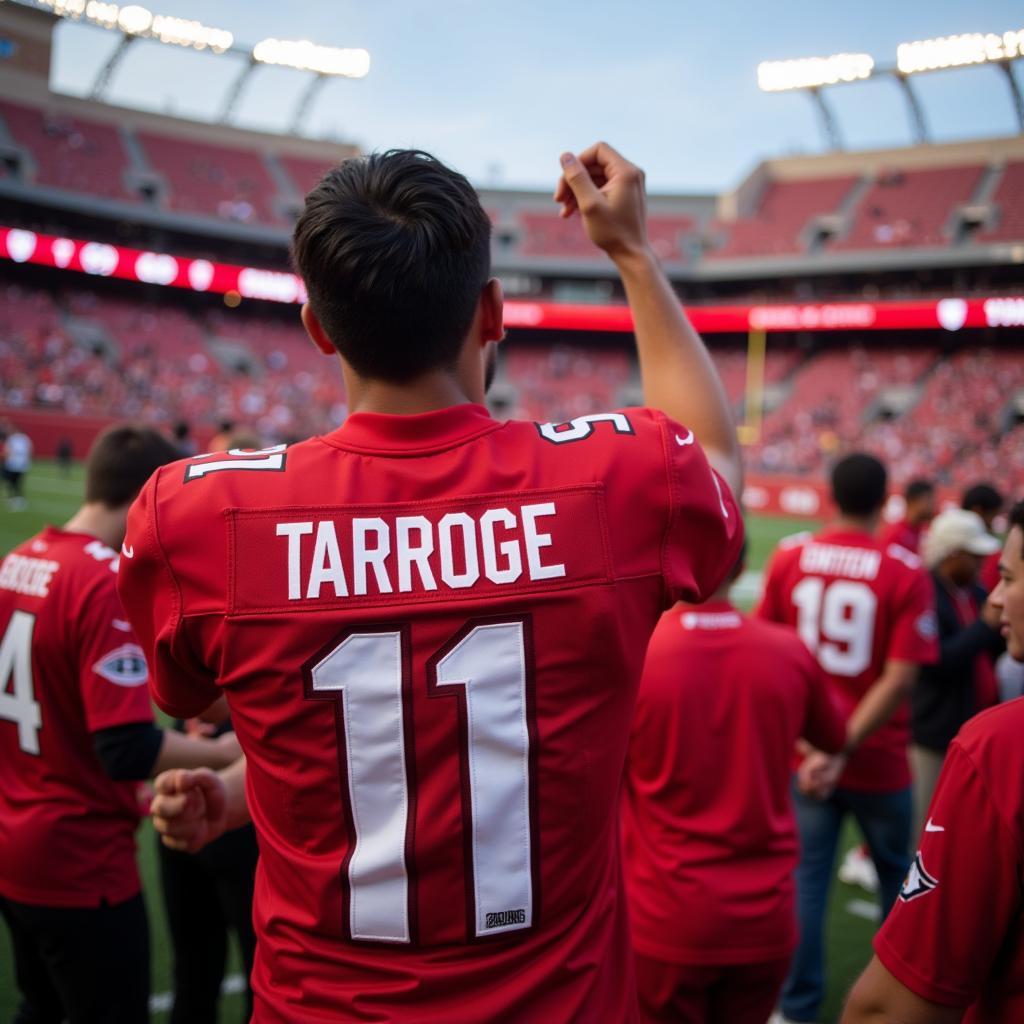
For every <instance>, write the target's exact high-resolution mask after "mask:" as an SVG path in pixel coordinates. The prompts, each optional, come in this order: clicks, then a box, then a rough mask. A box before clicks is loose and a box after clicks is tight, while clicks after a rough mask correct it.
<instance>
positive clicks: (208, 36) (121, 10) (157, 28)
mask: <svg viewBox="0 0 1024 1024" xmlns="http://www.w3.org/2000/svg"><path fill="white" fill-rule="evenodd" d="M34 6H36V7H41V8H43V9H44V10H48V11H51V12H52V13H53V14H55V15H57V16H58V17H60V18H70V19H71V20H73V21H87V22H89V23H90V24H91V25H97V26H99V27H100V28H106V29H113V30H117V31H119V32H122V33H123V34H124V35H125V36H127V37H129V38H132V39H155V40H157V41H158V42H161V43H166V44H168V45H169V46H183V47H186V48H187V49H192V50H211V51H212V52H213V53H225V52H226V51H228V50H230V49H231V47H232V45H233V44H234V41H235V37H234V35H233V34H232V33H231V32H229V31H228V30H227V29H223V28H213V27H211V26H209V25H204V24H203V23H202V22H201V21H194V20H191V19H188V18H173V17H169V16H168V15H165V14H154V13H153V12H152V11H150V10H147V9H146V8H145V7H140V6H139V5H138V4H128V5H126V6H124V7H121V6H120V5H119V4H113V3H102V2H100V0H35V3H34Z"/></svg>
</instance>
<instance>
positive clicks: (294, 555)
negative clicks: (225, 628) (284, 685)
mask: <svg viewBox="0 0 1024 1024" xmlns="http://www.w3.org/2000/svg"><path fill="white" fill-rule="evenodd" d="M228 516H229V523H230V525H229V536H230V546H229V555H228V557H229V560H230V564H229V567H228V569H229V572H228V578H229V606H228V613H229V614H238V613H253V612H273V611H319V610H322V609H324V608H353V607H367V606H379V605H389V604H405V603H408V602H416V601H433V602H436V601H465V600H466V599H467V598H477V597H480V598H483V597H490V596H499V595H504V594H513V593H518V592H524V591H525V592H530V591H539V590H550V589H560V588H563V587H573V586H580V585H585V584H590V583H603V582H609V581H610V580H611V579H612V567H611V555H610V550H609V544H608V540H607V527H606V520H605V509H604V493H603V488H602V487H601V486H600V485H596V484H593V485H586V486H579V487H567V488H559V489H554V490H548V491H532V492H529V491H527V492H522V491H521V492H517V493H515V494H495V495H485V496H480V497H467V498H454V499H447V500H445V501H443V502H435V503H424V502H420V503H410V504H405V505H372V506H371V505H346V506H338V507H333V508H332V507H324V506H320V507H312V508H305V509H297V508H294V507H291V508H281V509H259V510H248V509H232V510H229V512H228Z"/></svg>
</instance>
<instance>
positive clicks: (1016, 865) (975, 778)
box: [843, 504, 1024, 1024]
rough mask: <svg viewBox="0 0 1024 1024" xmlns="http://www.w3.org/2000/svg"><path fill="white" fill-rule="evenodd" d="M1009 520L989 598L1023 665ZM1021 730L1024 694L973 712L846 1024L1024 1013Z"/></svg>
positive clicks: (1017, 566) (978, 1023) (1023, 545)
mask: <svg viewBox="0 0 1024 1024" xmlns="http://www.w3.org/2000/svg"><path fill="white" fill-rule="evenodd" d="M1010 527H1011V528H1010V533H1009V536H1008V537H1007V539H1006V546H1005V547H1004V549H1003V553H1002V557H1001V560H1000V566H999V568H1000V575H1001V582H1000V584H999V586H997V587H996V589H995V591H994V593H993V594H992V595H991V597H990V600H991V601H992V603H993V604H994V605H995V606H996V607H997V608H998V609H999V612H1000V620H1001V623H1002V632H1003V635H1004V636H1005V637H1006V641H1007V647H1008V648H1009V652H1010V654H1011V656H1012V657H1013V658H1015V659H1016V660H1017V661H1024V504H1019V505H1017V506H1016V507H1015V508H1014V509H1013V511H1012V512H1011V513H1010ZM1022 737H1024V699H1018V700H1014V701H1010V702H1009V703H1007V704H1003V705H1000V706H999V707H996V708H992V709H991V710H989V711H986V712H984V713H983V714H981V715H978V716H977V717H976V718H973V719H971V721H969V722H968V723H967V724H966V725H965V726H964V727H963V729H962V730H961V731H960V734H959V735H958V736H957V738H956V739H955V740H954V741H953V742H952V744H950V747H949V753H948V754H947V755H946V761H945V764H944V766H943V769H942V774H941V776H940V777H939V783H938V786H937V788H936V790H935V796H934V798H933V799H932V803H931V806H930V807H929V809H928V820H927V822H926V823H925V826H924V831H923V832H922V833H921V837H920V840H919V846H918V850H917V856H916V857H915V859H914V863H913V865H912V866H911V868H910V872H909V874H908V875H907V878H906V881H905V882H904V885H903V889H902V891H901V893H900V898H899V900H898V901H897V903H896V906H895V907H894V908H893V911H892V913H891V914H890V915H889V918H888V920H886V922H885V924H884V925H883V926H882V929H881V931H880V932H879V933H878V935H877V936H876V937H875V954H876V955H875V958H874V959H873V960H872V961H871V963H870V964H869V965H868V967H867V970H866V971H865V972H864V974H863V976H862V977H861V979H860V981H858V983H857V984H856V986H855V987H854V990H853V992H852V994H851V996H850V1001H849V1005H848V1006H847V1008H846V1013H845V1014H844V1016H843V1024H873V1022H875V1021H890V1020H899V1021H903V1022H905V1024H953V1022H956V1021H960V1020H963V1021H965V1022H970V1024H996V1022H999V1024H1002V1022H1004V1021H1006V1022H1009V1021H1018V1020H1024V907H1022V904H1021V893H1022V892H1024V742H1022ZM965 1009H966V1014H965V1013H964V1011H965Z"/></svg>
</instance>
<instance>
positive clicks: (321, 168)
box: [277, 155, 337, 198]
mask: <svg viewBox="0 0 1024 1024" xmlns="http://www.w3.org/2000/svg"><path fill="white" fill-rule="evenodd" d="M277 159H278V162H279V163H280V164H281V166H282V167H283V168H284V171H285V173H286V174H287V175H288V178H289V180H290V181H291V183H292V184H293V185H294V186H295V191H296V193H297V194H298V195H299V196H300V197H301V198H305V196H306V193H307V192H309V191H310V190H311V189H312V188H313V186H314V185H315V184H316V183H317V182H318V181H319V180H320V179H321V178H322V177H323V176H324V173H325V172H326V171H328V170H330V169H331V167H333V166H334V164H335V163H336V162H337V161H331V160H328V159H322V160H311V159H310V158H309V157H303V156H284V155H280V156H278V158H277Z"/></svg>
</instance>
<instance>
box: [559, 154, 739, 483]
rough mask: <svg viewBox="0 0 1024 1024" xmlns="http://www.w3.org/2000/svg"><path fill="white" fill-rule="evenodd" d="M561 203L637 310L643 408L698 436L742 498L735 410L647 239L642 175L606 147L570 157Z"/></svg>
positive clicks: (563, 212)
mask: <svg viewBox="0 0 1024 1024" xmlns="http://www.w3.org/2000/svg"><path fill="white" fill-rule="evenodd" d="M555 201H556V202H558V203H561V206H562V210H561V215H562V216H563V217H571V216H573V215H574V214H575V213H576V212H577V211H578V212H579V214H580V216H581V217H582V218H583V226H584V228H585V229H586V232H587V234H588V236H589V237H590V239H591V241H592V242H593V243H594V244H595V245H596V246H597V247H598V248H600V249H603V250H604V251H605V252H606V253H608V255H609V256H610V257H611V259H612V261H613V262H614V263H615V266H616V268H617V269H618V271H619V274H620V276H621V278H622V283H623V285H624V286H625V289H626V297H627V299H628V300H629V306H630V309H631V311H632V313H633V323H634V329H635V332H636V343H637V353H638V356H639V359H640V379H641V382H642V385H643V392H644V401H645V403H646V404H647V405H649V406H650V407H651V408H654V409H660V410H661V411H662V412H664V413H665V414H666V415H668V416H670V417H672V419H674V420H676V421H678V422H680V423H684V424H685V425H686V426H687V427H689V428H690V429H691V430H692V431H693V432H694V435H695V436H696V437H697V439H698V441H700V443H701V446H702V447H703V448H704V451H705V452H706V453H707V456H708V459H709V461H710V462H711V464H712V465H713V466H714V467H715V469H716V470H718V472H719V473H720V474H721V475H722V477H723V478H724V479H725V480H726V481H727V482H728V484H729V486H730V487H731V488H732V491H733V494H735V495H736V496H737V499H738V498H739V496H740V494H741V493H742V490H743V469H742V460H741V456H740V448H739V442H738V440H737V437H736V425H735V423H734V422H733V416H732V410H731V409H730V407H729V401H728V398H727V397H726V394H725V388H724V387H723V386H722V382H721V379H720V378H719V376H718V371H717V370H716V369H715V366H714V363H713V362H712V361H711V356H710V355H709V354H708V350H707V348H706V347H705V346H704V343H703V342H702V341H701V339H700V335H698V334H697V332H696V331H695V330H694V329H693V327H692V326H691V324H690V322H689V320H687V318H686V314H685V313H684V312H683V308H682V306H681V305H680V303H679V299H678V298H677V296H676V294H675V292H674V291H673V290H672V286H671V285H670V284H669V282H668V279H667V278H666V277H665V274H664V272H663V271H662V269H661V266H660V265H659V263H658V259H657V257H656V256H655V255H654V251H653V249H652V248H651V246H650V244H649V242H648V239H647V210H646V196H645V190H644V175H643V171H641V170H640V168H638V167H636V166H635V165H633V164H631V163H630V162H629V161H628V160H626V158H625V157H623V156H622V155H621V154H620V153H618V152H616V151H615V150H614V149H613V148H612V147H611V146H609V145H607V144H606V143H604V142H598V143H596V144H595V145H593V146H591V147H590V148H589V149H586V150H584V151H583V152H582V153H580V154H579V155H578V156H576V155H573V154H572V153H564V154H563V155H562V177H561V178H560V179H559V182H558V186H557V188H556V189H555Z"/></svg>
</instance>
